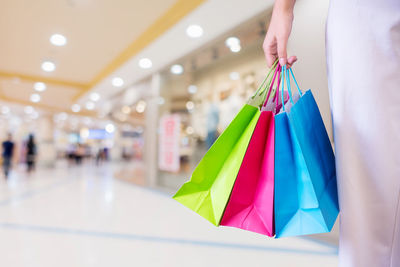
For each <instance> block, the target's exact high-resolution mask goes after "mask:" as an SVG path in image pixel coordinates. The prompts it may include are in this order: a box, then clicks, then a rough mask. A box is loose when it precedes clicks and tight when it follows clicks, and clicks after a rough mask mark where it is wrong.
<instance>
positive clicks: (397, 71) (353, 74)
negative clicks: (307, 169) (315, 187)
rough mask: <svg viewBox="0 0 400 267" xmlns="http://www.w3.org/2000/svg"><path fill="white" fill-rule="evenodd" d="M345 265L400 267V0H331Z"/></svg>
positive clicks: (331, 65)
mask: <svg viewBox="0 0 400 267" xmlns="http://www.w3.org/2000/svg"><path fill="white" fill-rule="evenodd" d="M327 60H328V77H329V88H330V94H331V107H332V116H333V122H334V123H333V126H334V139H335V148H336V161H337V174H338V188H339V201H340V208H341V221H340V228H341V230H340V246H339V262H340V264H339V265H340V267H400V207H399V196H400V0H331V3H330V10H329V16H328V22H327Z"/></svg>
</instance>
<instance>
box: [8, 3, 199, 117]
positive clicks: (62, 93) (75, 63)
mask: <svg viewBox="0 0 400 267" xmlns="http://www.w3.org/2000/svg"><path fill="white" fill-rule="evenodd" d="M201 2H202V1H198V0H195V1H184V0H180V1H179V0H178V1H177V0H147V1H146V2H143V1H141V0H114V1H109V0H35V1H31V0H0V58H1V60H0V98H2V99H3V100H7V101H9V102H13V101H14V102H18V103H21V104H24V103H26V104H28V103H29V97H30V95H31V94H32V93H33V92H34V89H33V83H34V82H38V81H40V82H45V83H46V85H47V90H46V91H45V92H42V93H41V95H42V100H41V101H40V104H33V105H36V106H41V107H49V108H50V109H55V110H69V108H70V106H71V104H73V102H74V101H75V100H76V99H77V97H79V95H80V94H82V91H84V92H87V91H88V90H90V88H92V87H93V86H95V85H96V83H98V82H99V81H101V80H102V79H104V78H105V77H107V76H108V75H109V74H110V73H111V72H112V71H114V70H115V69H117V68H118V67H119V65H120V64H122V63H123V61H124V60H127V59H128V58H129V57H130V56H131V54H132V53H134V52H135V51H132V47H135V44H136V42H137V40H139V39H140V37H141V36H142V35H143V34H145V33H146V32H147V31H148V29H149V28H151V26H152V25H154V24H155V23H156V24H157V22H158V21H159V20H160V18H163V15H165V14H168V12H171V10H175V12H174V13H176V10H181V13H184V14H186V13H185V12H189V11H190V10H192V9H193V8H195V7H196V6H197V5H199V3H201ZM188 3H189V4H188ZM179 19H180V17H179V16H178V17H177V18H176V19H174V18H171V17H170V16H169V22H170V23H169V24H171V23H175V22H176V20H179ZM158 23H160V22H158ZM161 23H166V21H165V20H164V21H161ZM167 24H168V23H167ZM169 24H168V25H167V26H170V25H169ZM54 33H59V34H62V35H64V36H66V37H67V45H65V46H62V47H57V46H54V45H52V44H51V43H50V42H49V38H50V36H51V35H52V34H54ZM158 34H160V33H158ZM156 37H157V33H156V35H155V36H154V38H156ZM142 39H143V38H142ZM148 41H151V40H148ZM142 43H143V41H142ZM136 46H137V45H136ZM44 60H51V61H53V62H54V63H55V64H56V70H55V71H54V72H51V73H47V72H44V71H43V70H42V69H41V63H42V62H43V61H44ZM29 104H31V105H32V103H29Z"/></svg>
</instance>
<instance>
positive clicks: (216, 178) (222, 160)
mask: <svg viewBox="0 0 400 267" xmlns="http://www.w3.org/2000/svg"><path fill="white" fill-rule="evenodd" d="M259 116H260V111H259V109H258V107H255V106H252V105H249V104H245V105H244V106H243V108H242V109H241V110H240V112H239V113H238V114H237V115H236V117H235V118H234V119H233V121H232V122H231V124H230V125H229V126H228V127H227V128H226V129H225V131H224V132H223V133H222V134H221V136H220V137H219V138H218V139H217V140H216V141H215V143H214V144H213V145H212V146H211V148H210V149H209V150H208V152H207V153H206V154H205V155H204V157H203V158H202V160H201V161H200V163H199V165H197V167H196V169H195V170H194V172H193V174H192V177H191V179H190V181H188V182H186V183H185V184H184V185H183V186H182V187H181V188H180V189H179V191H178V192H177V193H176V194H175V196H174V197H173V198H174V199H175V200H177V201H178V202H180V203H182V204H183V205H185V206H186V207H188V208H189V209H191V210H193V211H195V212H196V213H198V214H199V215H201V216H203V217H204V218H205V219H207V220H209V221H210V222H211V223H213V224H215V225H219V222H220V220H221V217H222V214H223V212H224V210H225V206H226V203H227V202H228V199H229V196H230V194H231V190H232V187H233V184H234V183H235V179H236V175H237V173H238V172H239V168H240V164H241V163H242V160H243V157H244V154H245V153H246V149H247V145H248V144H249V141H250V138H251V135H252V134H253V131H254V128H255V126H256V123H257V120H258V117H259Z"/></svg>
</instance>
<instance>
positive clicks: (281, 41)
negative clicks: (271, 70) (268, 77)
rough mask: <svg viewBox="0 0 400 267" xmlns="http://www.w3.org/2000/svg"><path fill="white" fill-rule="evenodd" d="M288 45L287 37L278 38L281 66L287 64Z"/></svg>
mask: <svg viewBox="0 0 400 267" xmlns="http://www.w3.org/2000/svg"><path fill="white" fill-rule="evenodd" d="M286 46H287V39H286V38H280V39H279V40H278V58H279V64H280V65H281V66H285V65H286V64H287V51H286Z"/></svg>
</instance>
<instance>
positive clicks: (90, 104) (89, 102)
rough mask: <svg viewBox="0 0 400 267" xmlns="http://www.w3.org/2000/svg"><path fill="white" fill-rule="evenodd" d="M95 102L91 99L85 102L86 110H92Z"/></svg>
mask: <svg viewBox="0 0 400 267" xmlns="http://www.w3.org/2000/svg"><path fill="white" fill-rule="evenodd" d="M95 106H96V105H95V104H94V103H93V102H91V101H88V102H86V104H85V107H86V109H87V110H93V109H94V108H95Z"/></svg>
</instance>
